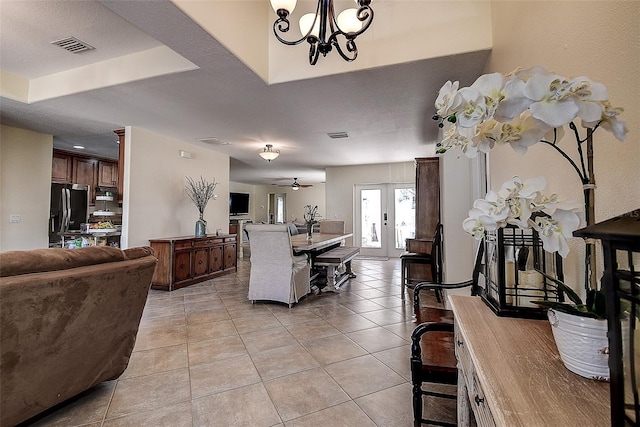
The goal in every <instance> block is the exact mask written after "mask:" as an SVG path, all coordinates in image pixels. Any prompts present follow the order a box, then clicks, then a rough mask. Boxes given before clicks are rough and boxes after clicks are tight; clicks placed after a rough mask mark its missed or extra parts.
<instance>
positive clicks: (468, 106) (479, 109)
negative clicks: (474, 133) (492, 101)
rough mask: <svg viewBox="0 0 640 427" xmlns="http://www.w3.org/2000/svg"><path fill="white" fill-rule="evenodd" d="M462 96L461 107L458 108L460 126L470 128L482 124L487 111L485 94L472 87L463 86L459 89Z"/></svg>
mask: <svg viewBox="0 0 640 427" xmlns="http://www.w3.org/2000/svg"><path fill="white" fill-rule="evenodd" d="M458 96H459V97H460V107H459V108H458V111H457V114H456V118H457V123H458V125H460V127H463V128H470V127H475V126H476V125H478V124H480V122H482V121H483V120H484V119H485V117H486V112H487V105H486V104H485V99H484V96H483V95H482V94H481V93H480V92H479V91H477V90H476V89H472V88H470V87H463V88H462V89H460V90H459V91H458Z"/></svg>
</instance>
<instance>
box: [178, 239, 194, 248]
mask: <svg viewBox="0 0 640 427" xmlns="http://www.w3.org/2000/svg"><path fill="white" fill-rule="evenodd" d="M192 246H193V241H191V240H187V241H182V242H175V243H174V244H173V247H174V248H175V249H185V248H191V247H192Z"/></svg>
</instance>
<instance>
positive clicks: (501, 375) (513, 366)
mask: <svg viewBox="0 0 640 427" xmlns="http://www.w3.org/2000/svg"><path fill="white" fill-rule="evenodd" d="M449 300H450V302H451V306H452V308H453V311H454V317H455V322H456V324H457V327H458V330H459V333H460V335H461V337H462V338H463V340H464V343H465V344H464V345H466V346H467V349H468V351H469V353H470V355H471V360H472V362H473V365H474V366H475V369H476V375H477V378H478V381H479V382H480V384H481V386H482V389H483V391H484V395H485V398H486V401H487V404H488V405H489V408H490V410H491V413H492V415H493V418H494V420H495V423H496V425H498V426H500V425H503V426H509V427H512V426H534V425H535V426H563V427H567V426H580V427H586V426H590V427H591V426H609V425H610V406H609V383H606V382H601V381H595V380H589V379H586V378H583V377H581V376H579V375H577V374H574V373H573V372H571V371H569V370H568V369H567V368H566V367H565V366H564V364H563V363H562V360H561V359H560V355H559V354H558V350H557V347H556V344H555V341H554V339H553V335H552V332H551V325H550V324H549V322H548V321H547V320H530V319H516V318H511V317H498V316H496V315H495V314H494V313H493V312H492V311H491V310H490V309H489V308H488V307H487V306H486V304H484V302H483V301H482V300H481V299H480V298H478V297H465V296H451V297H449ZM472 404H473V403H472Z"/></svg>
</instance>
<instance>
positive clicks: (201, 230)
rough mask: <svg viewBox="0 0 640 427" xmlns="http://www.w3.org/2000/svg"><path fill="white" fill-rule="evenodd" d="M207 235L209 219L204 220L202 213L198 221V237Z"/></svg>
mask: <svg viewBox="0 0 640 427" xmlns="http://www.w3.org/2000/svg"><path fill="white" fill-rule="evenodd" d="M206 235H207V221H205V220H204V218H203V217H202V214H200V218H199V219H198V220H197V221H196V237H204V236H206Z"/></svg>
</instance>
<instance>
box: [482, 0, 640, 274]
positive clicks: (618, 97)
mask: <svg viewBox="0 0 640 427" xmlns="http://www.w3.org/2000/svg"><path fill="white" fill-rule="evenodd" d="M492 6H493V7H492V20H493V24H492V26H493V40H494V47H493V52H492V55H491V60H490V63H489V65H488V68H487V70H486V71H487V72H494V71H499V72H503V73H506V72H509V71H511V70H513V69H514V68H516V67H523V68H528V67H531V66H535V65H540V66H543V67H545V68H547V69H548V70H550V71H555V72H557V73H558V74H561V75H563V76H567V77H575V76H581V75H585V76H588V77H590V78H591V79H593V80H594V81H597V82H601V83H603V84H605V85H606V86H607V88H608V92H609V99H610V100H612V103H613V104H614V105H615V106H620V107H623V108H624V109H625V112H624V114H623V115H622V119H623V120H624V121H626V123H627V127H628V128H629V134H628V135H627V139H626V141H625V142H622V143H621V142H619V141H617V140H616V139H615V138H614V137H613V136H612V135H611V134H610V133H608V132H607V131H604V130H602V129H600V130H598V131H597V132H596V134H595V139H594V142H595V144H594V145H595V147H594V151H595V154H594V156H595V174H596V183H597V190H596V220H597V221H602V220H605V219H607V218H610V217H612V216H615V215H618V214H621V213H624V212H628V211H630V210H633V209H636V208H639V207H640V167H639V166H638V165H640V145H639V144H640V142H639V140H638V138H639V132H640V49H638V46H640V27H639V26H638V23H639V22H640V2H638V1H582V2H575V1H567V2H561V1H527V2H516V1H493V2H492ZM573 145H575V142H574V140H573V139H572V138H569V137H567V138H565V139H564V140H563V141H562V147H565V148H567V147H571V148H573ZM490 165H491V184H492V187H493V188H495V187H497V186H499V185H500V184H501V183H502V182H504V181H505V180H507V179H509V178H511V177H512V176H513V175H515V174H519V175H520V176H521V177H523V178H525V177H526V178H529V177H534V176H539V175H544V176H545V177H546V178H547V181H548V189H549V190H552V191H554V192H558V193H559V194H560V195H562V196H564V197H565V198H568V199H573V200H579V201H580V202H582V192H581V185H580V182H579V180H578V177H577V175H576V174H575V172H574V171H573V170H572V169H571V168H570V167H569V166H568V163H567V162H566V161H564V160H563V159H562V158H561V157H560V156H559V155H558V154H557V153H555V152H553V150H552V149H550V147H547V146H543V145H541V144H538V145H536V146H534V147H532V148H531V149H530V150H529V152H528V153H527V154H526V155H525V156H520V155H517V154H515V153H514V152H513V151H512V150H511V149H509V148H503V149H495V150H493V151H492V152H491V155H490ZM571 246H572V251H571V253H570V254H569V258H568V260H567V262H566V263H565V264H566V265H567V268H568V273H569V275H571V276H573V277H574V278H575V277H576V275H577V276H580V274H581V273H580V271H581V265H582V259H583V258H582V250H583V249H582V242H581V241H580V240H579V239H573V241H572V242H571ZM576 283H582V279H581V277H578V278H577V279H576Z"/></svg>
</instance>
